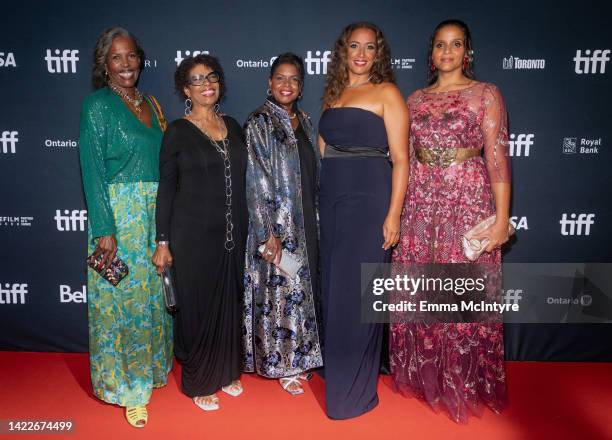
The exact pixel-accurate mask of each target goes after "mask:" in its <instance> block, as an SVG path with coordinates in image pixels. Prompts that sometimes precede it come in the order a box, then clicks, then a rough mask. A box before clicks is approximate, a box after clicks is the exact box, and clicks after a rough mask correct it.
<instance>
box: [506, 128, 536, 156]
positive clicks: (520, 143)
mask: <svg viewBox="0 0 612 440" xmlns="http://www.w3.org/2000/svg"><path fill="white" fill-rule="evenodd" d="M534 137H535V135H534V134H518V135H515V134H514V133H513V134H511V135H510V156H529V151H530V147H531V146H532V145H533V138H534Z"/></svg>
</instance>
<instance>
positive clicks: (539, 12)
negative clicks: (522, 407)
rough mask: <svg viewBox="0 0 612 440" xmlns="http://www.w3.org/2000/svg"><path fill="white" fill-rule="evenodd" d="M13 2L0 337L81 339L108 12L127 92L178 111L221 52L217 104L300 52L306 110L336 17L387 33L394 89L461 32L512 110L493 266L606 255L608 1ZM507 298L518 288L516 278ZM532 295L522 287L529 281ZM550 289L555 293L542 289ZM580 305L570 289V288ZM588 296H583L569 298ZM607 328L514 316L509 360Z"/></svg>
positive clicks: (312, 106) (6, 342)
mask: <svg viewBox="0 0 612 440" xmlns="http://www.w3.org/2000/svg"><path fill="white" fill-rule="evenodd" d="M86 3H87V2H42V1H40V2H34V1H27V0H26V1H21V2H13V3H11V5H10V6H8V5H4V6H2V7H1V8H2V9H3V14H2V26H0V92H1V93H0V98H1V101H0V103H1V105H0V176H1V185H0V254H1V255H2V258H1V264H0V349H3V350H32V351H38V350H43V351H55V350H57V351H86V350H87V315H86V308H87V305H86V301H87V287H86V266H85V257H86V228H87V210H86V206H85V203H84V198H83V192H82V186H81V177H80V169H79V160H78V149H79V145H78V133H79V110H80V103H81V100H82V99H83V98H84V97H85V96H86V95H87V94H88V93H90V92H91V86H90V83H91V66H92V52H93V46H94V43H95V40H96V38H97V37H98V35H99V34H100V33H101V31H102V30H103V29H105V28H107V27H110V26H113V25H121V26H123V27H125V28H127V29H129V30H130V31H132V32H133V33H134V34H135V35H136V36H137V37H138V38H139V39H140V42H141V44H142V46H143V47H144V49H145V52H146V61H145V66H146V67H145V69H144V72H143V73H142V76H141V81H140V84H139V88H140V90H142V91H144V92H147V93H152V94H154V95H156V96H157V97H158V99H159V101H160V102H161V104H162V106H163V108H164V109H165V112H166V115H167V118H168V119H169V120H173V119H175V118H178V117H180V116H182V114H183V108H184V107H183V103H182V102H180V101H179V99H178V98H177V97H176V95H175V94H174V92H173V75H174V71H175V69H176V66H177V64H178V63H179V62H180V61H181V60H182V59H183V58H184V57H187V56H190V55H195V54H198V53H201V52H205V53H210V54H213V55H215V56H217V57H219V58H220V60H221V62H222V65H223V67H224V69H225V72H226V76H227V89H228V93H227V96H226V99H225V101H224V102H223V104H222V110H223V111H224V112H225V113H228V114H230V115H232V116H234V117H235V118H236V119H238V120H239V121H241V122H242V121H244V120H245V118H246V116H247V115H248V114H249V112H251V111H252V110H253V109H255V108H256V107H257V106H258V105H260V104H261V103H262V102H263V100H264V99H265V94H266V89H267V77H268V73H269V66H270V60H271V59H272V58H273V57H274V56H275V55H277V54H279V53H281V52H284V51H293V52H295V53H297V54H299V55H301V56H303V57H304V60H305V64H306V70H307V73H308V74H307V78H306V86H305V90H304V97H303V100H302V107H303V108H304V109H305V110H306V111H307V112H308V113H310V115H311V116H312V118H313V120H314V122H315V123H316V122H317V121H318V118H319V115H320V103H321V101H320V99H321V95H322V91H323V85H324V78H325V74H326V71H327V67H328V65H329V61H330V57H331V50H332V48H333V44H334V41H335V39H336V38H337V36H338V35H339V33H340V31H341V29H342V28H343V27H344V26H345V25H346V24H348V23H349V22H352V21H357V20H369V21H373V22H375V23H377V24H378V25H379V26H380V27H381V28H382V29H383V31H384V33H385V35H386V37H387V39H388V40H389V42H390V45H391V49H392V58H393V67H394V68H395V73H396V75H397V80H398V85H399V87H400V89H401V90H402V92H403V94H404V95H405V96H408V95H409V94H410V93H411V92H412V91H414V90H415V89H417V88H419V87H423V86H424V85H425V78H426V73H427V61H426V54H427V44H428V39H429V36H430V33H431V31H432V29H433V28H434V26H435V25H436V24H437V23H438V22H440V21H441V20H443V19H446V18H451V17H457V18H461V19H463V20H465V21H466V22H467V23H468V24H469V25H470V26H471V28H472V33H473V39H474V46H475V63H476V73H477V77H478V78H479V79H481V80H483V81H489V82H493V83H495V84H497V85H498V86H499V87H500V89H501V91H502V93H503V95H504V97H505V100H506V104H507V108H508V113H509V118H510V153H511V155H512V162H513V170H514V171H513V172H514V182H513V197H512V216H513V217H512V221H513V222H514V224H515V226H516V229H517V240H516V241H515V242H514V244H513V246H512V247H511V249H510V250H509V252H507V253H506V256H505V261H507V262H540V263H543V262H546V263H549V262H609V261H610V260H611V259H612V251H611V249H612V240H611V238H610V236H611V234H610V226H611V225H612V223H611V221H610V219H611V209H610V193H611V191H610V188H611V187H612V177H611V176H612V172H611V171H610V165H611V162H610V158H611V157H612V154H611V153H612V130H611V129H610V126H611V125H610V110H609V109H610V105H611V103H612V87H611V85H612V82H611V81H610V78H611V75H612V73H611V71H612V63H611V58H612V56H611V55H612V53H611V50H612V34H611V33H610V31H609V17H610V14H611V13H612V7H611V6H610V5H609V4H608V3H607V2H603V1H600V2H533V1H529V2H527V1H512V2H501V3H499V2H471V1H464V2H456V1H451V0H441V1H439V2H436V3H431V2H417V1H405V0H403V1H388V2H369V1H368V2H366V1H344V0H336V1H334V2H331V1H325V0H311V1H309V2H297V1H295V2H294V1H265V2H262V1H260V2H255V1H244V2H240V1H227V0H226V1H222V2H221V1H218V2H211V1H182V0H179V1H174V2H165V1H164V2H162V1H158V0H148V1H146V2H145V1H131V2H127V1H116V0H108V1H105V2H95V3H93V4H92V5H88V4H86ZM512 284H513V285H512V286H510V287H509V289H510V290H511V291H512V292H513V293H512V295H511V296H512V300H513V301H518V300H520V297H522V296H525V295H526V294H527V292H524V291H523V290H522V287H521V280H520V277H519V278H517V279H514V280H512ZM521 293H522V294H521ZM531 293H532V294H533V292H531ZM538 295H542V297H546V298H553V301H550V300H549V301H548V302H549V304H550V307H567V304H565V305H564V302H563V301H554V298H555V292H554V291H545V290H544V291H542V292H538ZM573 300H574V301H580V298H578V297H577V298H574V299H573ZM583 302H584V301H583ZM610 334H611V332H610V326H609V325H608V324H601V323H599V324H575V323H574V324H512V325H510V324H509V325H507V328H506V349H507V357H508V359H576V360H578V359H591V360H603V359H608V360H610V359H612V348H611V345H610Z"/></svg>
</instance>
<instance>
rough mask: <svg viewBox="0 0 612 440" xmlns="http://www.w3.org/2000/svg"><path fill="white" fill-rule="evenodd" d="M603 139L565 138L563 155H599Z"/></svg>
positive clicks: (562, 147) (562, 146) (562, 145)
mask: <svg viewBox="0 0 612 440" xmlns="http://www.w3.org/2000/svg"><path fill="white" fill-rule="evenodd" d="M601 147H602V138H595V139H593V138H591V139H589V138H575V137H566V138H563V143H562V144H561V151H562V152H563V154H599V149H600V148H601Z"/></svg>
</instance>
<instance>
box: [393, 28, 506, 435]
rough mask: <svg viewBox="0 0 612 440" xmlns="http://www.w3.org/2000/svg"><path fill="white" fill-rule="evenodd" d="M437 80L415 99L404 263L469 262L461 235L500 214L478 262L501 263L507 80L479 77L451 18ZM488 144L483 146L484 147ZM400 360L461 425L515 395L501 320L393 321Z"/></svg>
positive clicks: (435, 53) (435, 67) (442, 36)
mask: <svg viewBox="0 0 612 440" xmlns="http://www.w3.org/2000/svg"><path fill="white" fill-rule="evenodd" d="M430 55H431V57H430V62H431V77H430V86H429V87H427V88H425V89H422V90H417V91H416V92H414V93H413V94H412V95H411V96H410V97H409V98H408V108H409V112H410V144H411V162H410V182H409V187H408V194H407V196H406V201H405V206H404V212H403V215H402V227H401V239H400V243H399V245H398V247H397V248H396V250H395V252H394V254H393V259H394V262H399V263H465V262H469V260H467V258H466V257H465V256H464V254H463V249H462V245H461V236H462V234H463V233H465V232H466V231H467V230H469V229H470V228H471V227H472V226H474V225H475V224H477V223H478V222H480V221H482V220H484V219H485V218H487V217H489V216H491V215H492V214H496V222H495V224H494V225H493V226H492V227H491V228H489V229H488V230H487V231H485V232H484V233H483V234H482V235H481V236H480V237H479V238H485V237H486V238H487V239H488V240H489V243H488V245H487V248H486V251H485V252H484V253H483V254H482V255H481V256H480V257H479V258H478V260H477V261H476V263H493V264H497V265H499V264H500V263H501V252H500V246H501V245H502V244H503V243H504V242H506V241H507V240H508V218H509V201H510V160H509V157H508V141H507V139H508V133H507V116H506V111H505V106H504V102H503V99H502V96H501V94H500V92H499V90H498V88H497V87H496V86H495V85H493V84H489V83H484V82H478V81H475V80H474V79H473V78H474V76H473V73H472V62H473V52H472V50H471V39H470V34H469V30H468V28H467V26H466V25H465V24H464V23H463V22H461V21H458V20H448V21H445V22H442V23H440V25H438V27H436V29H435V31H434V34H433V36H432V39H431V46H430ZM483 150H484V151H483ZM391 368H392V374H393V378H394V381H395V384H396V385H397V387H398V389H399V390H400V391H401V392H402V393H406V394H410V395H415V396H417V397H419V398H421V399H424V400H426V401H427V402H429V403H430V404H431V406H432V407H434V409H436V410H446V411H447V412H448V414H449V415H450V417H451V418H452V419H453V420H455V421H456V422H459V423H465V422H467V419H468V415H469V413H470V412H472V413H473V414H476V415H480V414H482V407H483V406H482V403H485V404H486V405H487V406H489V407H490V408H491V409H492V410H493V411H495V412H500V411H501V410H502V409H503V408H504V406H505V402H506V376H505V369H504V345H503V327H502V323H501V322H499V323H494V324H479V323H468V324H460V323H454V324H452V323H437V324H426V323H394V324H392V326H391Z"/></svg>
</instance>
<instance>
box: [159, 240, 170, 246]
mask: <svg viewBox="0 0 612 440" xmlns="http://www.w3.org/2000/svg"><path fill="white" fill-rule="evenodd" d="M169 244H170V242H169V241H166V240H160V241H158V242H157V245H158V246H168V245H169Z"/></svg>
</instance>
